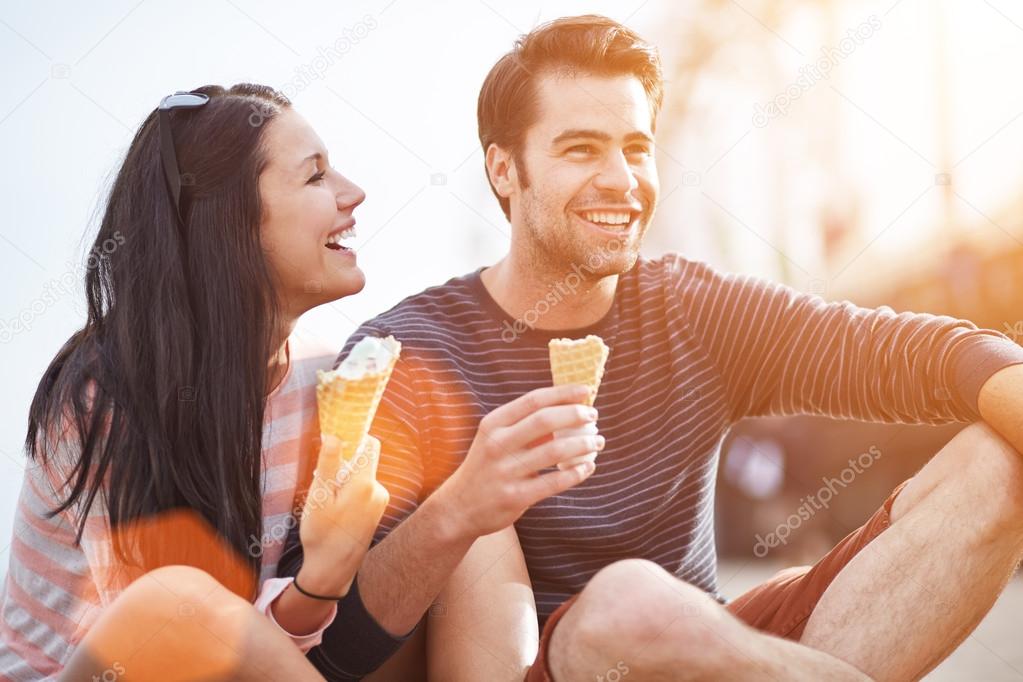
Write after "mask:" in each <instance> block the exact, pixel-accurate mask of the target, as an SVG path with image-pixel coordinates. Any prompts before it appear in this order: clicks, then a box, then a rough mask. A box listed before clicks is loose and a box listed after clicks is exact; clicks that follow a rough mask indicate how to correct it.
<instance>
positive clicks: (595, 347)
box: [547, 334, 608, 406]
mask: <svg viewBox="0 0 1023 682" xmlns="http://www.w3.org/2000/svg"><path fill="white" fill-rule="evenodd" d="M547 349H548V351H549V352H550V356H551V376H553V377H554V385H555V386H562V385H564V384H582V385H583V386H586V387H587V388H589V389H590V395H589V397H588V398H587V400H586V404H587V405H590V406H592V405H593V401H594V400H596V399H597V390H598V389H599V388H600V380H601V378H603V376H604V363H605V362H606V361H607V354H608V347H607V346H606V345H605V344H604V340H603V339H601V338H600V337H599V336H594V335H593V334H590V335H589V336H587V337H586V338H585V339H577V340H574V341H573V340H572V339H551V341H550V342H549V343H548V344H547Z"/></svg>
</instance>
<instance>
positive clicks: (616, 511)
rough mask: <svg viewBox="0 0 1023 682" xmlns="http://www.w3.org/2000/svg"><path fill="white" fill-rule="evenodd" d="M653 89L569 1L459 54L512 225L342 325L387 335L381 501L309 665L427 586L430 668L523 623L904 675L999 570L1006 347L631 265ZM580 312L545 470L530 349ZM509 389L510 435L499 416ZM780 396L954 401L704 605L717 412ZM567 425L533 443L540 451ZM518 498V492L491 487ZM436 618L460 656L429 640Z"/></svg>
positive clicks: (588, 664)
mask: <svg viewBox="0 0 1023 682" xmlns="http://www.w3.org/2000/svg"><path fill="white" fill-rule="evenodd" d="M661 88H662V86H661V71H660V63H659V60H658V56H657V52H656V50H655V49H654V48H653V47H652V46H650V45H649V44H647V43H645V42H644V41H643V40H642V39H641V38H640V37H639V36H637V35H636V34H635V33H633V32H632V31H630V30H629V29H627V28H625V27H623V26H621V25H619V24H617V23H615V22H613V21H611V20H609V19H606V18H603V17H595V16H585V17H573V18H565V19H559V20H557V21H554V22H551V23H549V24H546V25H544V26H541V27H539V28H537V29H536V30H534V31H533V32H531V33H530V34H528V35H526V36H524V37H523V38H522V39H521V40H520V41H519V42H518V43H517V44H516V46H515V49H514V50H512V52H510V53H509V54H507V55H506V56H505V57H503V58H502V59H501V60H500V61H499V62H498V63H497V64H496V65H495V66H494V67H493V69H492V70H491V71H490V74H489V75H488V76H487V78H486V81H485V82H484V84H483V89H482V92H481V93H480V98H479V109H478V116H479V132H480V141H481V143H482V146H483V149H484V151H485V154H486V170H487V173H488V177H489V180H490V183H491V185H492V187H493V190H494V193H495V195H496V196H497V198H498V201H499V202H500V203H501V207H502V209H503V210H504V213H505V215H506V216H507V218H508V220H509V222H510V223H511V227H512V240H511V247H510V249H509V251H508V253H507V254H506V255H505V256H504V257H503V258H502V259H501V260H500V261H498V262H497V263H496V264H494V265H492V266H490V267H485V268H480V269H479V270H477V271H475V272H473V273H470V274H468V275H465V276H463V277H458V278H455V279H452V280H450V281H449V282H447V283H446V284H443V285H441V286H438V287H434V288H431V289H428V290H426V291H424V292H422V293H420V294H417V295H415V296H412V297H410V298H408V299H406V300H405V301H403V302H402V303H400V304H399V305H398V306H396V307H395V308H393V309H392V310H390V311H388V312H386V313H384V314H382V315H380V316H378V317H377V318H375V319H373V320H371V321H370V322H367V323H366V324H364V325H363V326H362V327H361V328H360V329H359V331H358V332H357V333H356V334H355V335H354V336H353V337H352V338H351V339H350V340H349V342H348V344H347V345H346V347H345V350H344V351H343V352H342V354H341V357H344V356H345V354H347V352H349V351H350V349H351V348H352V346H353V345H354V344H355V343H356V342H357V341H358V340H359V339H360V338H362V337H364V336H366V335H369V334H373V335H379V336H384V335H388V334H392V335H394V336H395V337H396V338H397V339H398V340H400V341H401V343H402V347H403V352H402V358H401V361H400V362H399V365H398V367H397V368H396V369H395V372H394V375H393V377H392V379H391V383H390V384H389V386H388V388H387V392H386V394H385V396H384V399H383V403H382V405H381V408H380V412H379V413H378V416H377V420H376V421H375V422H374V426H373V434H374V435H375V436H376V437H377V438H379V439H380V441H381V442H382V443H383V450H382V455H381V459H380V465H379V473H380V480H381V482H383V483H384V485H385V486H386V487H387V488H388V489H389V491H390V495H391V502H392V506H391V508H390V509H389V511H388V513H387V514H386V515H385V520H384V524H383V527H382V528H381V529H380V531H379V533H378V537H377V540H378V544H377V545H376V546H375V547H374V548H373V549H372V550H371V551H370V552H369V554H368V555H367V558H366V560H365V562H364V564H363V569H362V571H361V572H360V574H359V576H358V579H357V583H358V590H359V592H360V593H361V601H358V600H355V602H354V603H352V604H347V605H346V604H342V608H341V614H340V615H339V617H338V620H337V621H335V623H334V625H332V626H331V628H329V629H328V631H327V633H326V634H325V635H324V643H323V645H322V646H321V647H319V648H318V649H317V650H315V651H314V654H313V658H314V661H316V662H317V665H318V667H319V668H320V670H321V671H326V672H327V673H328V675H333V676H340V675H341V671H343V670H345V669H348V670H351V669H352V664H351V663H350V661H352V660H354V659H355V658H357V657H358V655H359V653H360V651H361V652H362V653H365V652H367V651H369V650H372V649H374V648H375V649H376V650H378V651H386V650H387V649H388V647H390V646H392V644H396V643H398V642H400V640H401V637H403V636H404V634H405V633H407V632H408V631H409V630H411V629H412V628H413V627H414V626H415V625H416V623H417V622H418V621H419V620H420V619H421V618H422V617H423V614H424V613H425V612H426V611H427V609H428V608H429V607H430V605H431V603H435V604H436V606H437V608H436V614H435V615H436V616H437V617H435V618H434V617H431V619H430V623H431V625H430V628H431V630H430V635H431V637H430V639H431V648H430V669H431V673H432V674H433V675H434V676H435V677H437V678H438V679H455V678H462V679H488V680H491V679H500V678H505V679H512V678H514V677H515V676H518V677H521V676H522V674H523V672H525V669H526V667H527V665H528V664H529V663H530V662H531V661H532V657H533V654H534V653H535V646H536V640H535V633H536V626H537V624H539V626H540V627H541V628H542V629H543V637H542V639H541V641H540V651H539V658H538V660H536V661H535V662H534V663H533V665H532V666H531V667H530V668H529V670H528V679H535V680H543V679H554V680H558V682H563V681H568V680H581V679H614V678H615V677H616V676H617V677H621V676H624V675H625V674H628V675H629V676H630V679H636V680H640V679H658V680H661V679H664V680H667V679H724V678H727V679H750V680H752V679H762V678H764V677H773V678H776V679H814V680H816V679H864V678H865V677H866V676H867V675H869V676H871V677H875V678H881V679H908V678H915V677H918V676H920V675H922V674H923V673H924V672H926V671H927V670H929V669H931V668H932V667H933V666H935V665H936V664H937V663H938V662H940V661H941V660H942V659H943V658H944V657H945V656H947V655H948V654H949V653H950V652H951V651H952V650H953V649H954V648H955V647H956V646H957V645H958V644H959V643H960V642H961V641H962V640H963V638H965V637H966V636H967V634H968V633H969V632H971V631H972V629H973V628H974V627H975V626H976V625H977V623H978V622H979V621H980V620H981V618H982V617H983V616H984V614H985V613H986V612H987V610H988V609H989V608H990V607H991V605H992V604H993V603H994V601H995V599H997V597H998V595H999V593H1000V592H1001V590H1002V589H1003V588H1004V586H1005V582H1006V580H1007V578H1008V576H1010V575H1011V573H1012V572H1013V570H1014V569H1015V568H1016V566H1017V563H1018V561H1019V558H1020V554H1021V552H1023V462H1021V459H1020V457H1019V455H1018V454H1017V450H1018V449H1020V448H1023V416H1021V415H1023V378H1021V377H1023V364H1021V363H1023V350H1021V349H1020V348H1019V347H1017V346H1016V345H1015V344H1013V343H1011V342H1010V341H1008V340H1007V339H1006V338H1005V337H1004V336H1002V335H1000V334H998V333H997V332H993V331H987V330H980V329H977V327H976V326H974V325H973V324H971V323H969V322H967V321H963V320H956V319H952V318H949V317H942V316H933V315H927V314H912V313H902V314H896V313H895V312H894V311H892V310H890V309H888V308H880V309H876V310H873V309H864V308H859V307H856V306H854V305H852V304H851V303H848V302H834V303H829V302H826V301H824V300H823V299H821V298H819V297H815V296H810V295H805V294H802V293H799V292H797V291H794V290H792V289H790V288H787V287H784V286H781V285H778V284H772V283H769V282H766V281H762V280H758V279H754V278H751V277H746V276H738V275H730V274H724V273H720V272H716V271H715V270H713V269H711V268H709V267H708V266H706V265H704V264H702V263H698V262H694V261H690V260H687V259H685V258H683V257H682V256H679V255H676V254H669V255H666V256H663V257H661V258H657V259H654V260H647V259H644V258H641V257H640V256H639V248H640V244H641V243H642V240H643V236H644V234H645V232H646V230H647V227H648V225H649V223H650V219H651V215H652V213H653V211H654V208H655V206H656V204H657V196H658V182H657V172H656V167H655V163H654V152H655V149H654V143H653V138H654V132H655V123H656V119H657V114H658V111H659V109H660V106H661V100H662V89H661ZM587 334H597V335H599V336H600V337H602V338H603V339H604V341H605V342H606V343H607V345H608V346H609V347H610V349H611V352H610V356H609V359H608V361H607V367H606V373H605V375H604V379H603V382H602V384H601V388H600V392H599V395H598V397H597V400H596V404H595V407H596V409H597V410H598V411H599V421H598V426H599V430H600V433H601V434H602V436H603V440H600V439H595V440H594V441H593V442H592V443H581V444H580V446H582V445H589V446H590V447H591V449H594V450H598V449H601V447H602V446H603V451H602V452H601V454H600V456H599V458H598V459H597V466H596V470H595V471H592V472H591V470H590V469H589V468H588V467H587V468H585V469H582V470H579V471H578V472H577V476H576V477H575V478H571V477H568V478H564V479H562V480H559V481H557V482H555V481H553V480H550V479H548V480H547V482H544V481H545V479H544V478H543V476H550V475H551V474H550V473H542V474H541V473H537V471H544V472H546V471H547V469H542V468H541V469H537V466H538V464H540V463H541V460H540V459H538V458H537V457H535V456H533V455H530V454H529V452H530V451H529V450H528V448H529V447H534V446H535V445H536V443H535V442H530V439H531V438H535V437H536V436H537V435H539V434H541V433H543V432H546V433H550V432H551V431H552V430H555V429H557V428H559V427H560V426H561V425H562V424H561V423H555V420H554V417H553V416H552V415H553V413H550V412H548V413H545V414H543V415H541V412H542V409H540V411H537V410H538V409H539V408H542V406H543V405H544V404H553V403H557V402H562V403H566V404H567V405H561V407H562V408H564V409H563V410H562V411H563V412H565V413H566V414H567V410H568V409H569V408H570V407H571V405H570V404H571V403H572V402H573V400H575V401H578V396H575V397H572V396H567V395H563V396H560V397H559V398H557V399H556V398H554V397H553V395H552V394H549V393H544V392H543V389H542V387H545V386H549V385H550V383H551V375H550V370H549V365H548V352H547V344H548V341H549V340H551V339H552V338H558V337H571V338H579V337H582V336H586V335H587ZM521 396H526V397H524V398H523V397H521ZM544 396H546V398H544ZM545 400H546V403H545V402H544V401H545ZM502 406H504V407H502ZM576 408H578V406H574V407H571V409H576ZM530 411H533V412H534V415H539V416H535V420H534V421H535V424H534V426H533V429H532V430H531V431H529V432H528V434H524V433H520V434H519V436H518V437H516V438H513V437H511V436H510V435H509V434H510V433H511V431H510V429H512V428H514V427H513V426H512V424H514V423H516V422H518V421H519V420H521V419H523V417H524V415H526V414H527V413H528V412H530ZM782 414H817V415H829V416H832V417H839V418H847V419H860V420H873V421H886V422H918V423H932V424H936V423H943V422H952V421H961V422H977V423H976V424H974V425H971V426H970V427H968V428H966V429H965V430H964V431H963V432H962V433H961V434H960V435H958V436H957V437H956V438H954V439H953V440H952V441H951V442H949V443H948V445H946V446H945V448H943V449H942V450H941V451H940V452H939V453H937V454H936V455H935V456H934V458H933V459H932V460H931V461H930V462H929V463H928V464H927V465H926V466H925V467H924V468H923V469H922V470H921V471H920V472H919V473H917V474H916V476H914V477H913V478H912V479H910V480H909V481H907V482H904V483H903V484H901V485H899V486H898V487H896V489H895V490H894V491H892V493H891V495H890V496H889V497H888V499H887V500H886V501H885V502H884V504H883V505H882V506H881V508H880V509H878V510H877V512H876V513H875V514H874V515H872V516H871V517H870V518H869V519H867V520H866V523H865V524H864V525H863V526H862V527H861V528H859V529H858V530H856V531H854V532H853V533H851V534H850V535H849V536H848V537H847V538H845V539H844V540H843V541H842V542H841V543H839V545H838V546H836V547H835V548H834V549H833V550H832V551H830V552H829V553H828V554H827V555H825V556H824V557H823V558H822V559H821V560H820V561H819V562H818V563H817V564H816V565H814V566H812V567H810V566H804V567H797V568H793V569H789V570H787V571H783V572H782V573H780V574H778V575H777V576H775V577H773V578H772V579H770V580H768V581H767V582H766V583H764V584H762V585H759V586H757V587H755V588H754V589H753V590H751V591H749V592H747V593H745V594H743V595H740V596H739V597H737V598H736V599H734V600H732V601H728V600H727V599H726V598H725V597H724V596H723V595H721V594H720V593H719V592H718V587H717V582H716V580H717V578H716V569H717V562H716V554H715V544H714V525H713V519H714V514H713V502H714V483H715V474H716V470H717V465H718V452H719V447H720V444H721V441H722V439H723V437H724V435H725V434H726V432H727V431H728V429H729V428H730V427H731V426H732V425H733V424H734V423H736V422H737V421H738V420H740V419H742V418H744V417H752V416H763V415H782ZM495 415H497V416H496V417H495ZM589 416H590V417H593V416H594V415H589ZM585 417H586V415H584V414H579V415H576V419H577V421H580V422H581V421H584V420H585V419H584V418H585ZM566 418H567V417H566ZM524 421H529V419H528V418H527V419H525V420H524ZM984 422H986V423H984ZM541 424H542V428H541ZM566 442H567V439H561V438H556V439H554V440H553V441H549V443H551V444H553V445H552V447H554V448H557V449H558V452H559V455H558V457H560V458H562V459H567V458H568V455H569V453H568V451H567V449H566V448H567V445H565V443H566ZM605 443H606V445H605ZM891 456H897V453H893V454H892V455H891ZM544 461H546V462H547V463H548V464H551V463H553V459H552V458H551V457H548V458H547V459H546V460H544ZM551 468H552V467H551ZM508 472H518V474H520V475H522V476H523V477H522V478H521V479H520V480H518V481H512V480H510V479H508V478H507V476H508V475H509V474H508ZM562 473H566V474H567V472H562ZM495 477H505V478H501V481H503V482H502V483H501V484H500V485H499V486H496V487H495V486H494V485H493V484H492V483H493V481H494V480H497V479H496V478H495ZM530 486H532V487H530ZM537 486H542V487H541V488H537ZM527 490H528V491H529V495H528V496H526V497H529V498H530V499H533V500H534V502H535V503H532V504H531V506H528V508H526V506H523V504H524V503H523V500H524V499H525V497H522V496H521V495H520V497H519V498H517V500H518V501H517V502H510V501H509V500H510V499H511V498H510V497H509V496H511V495H513V494H515V493H521V494H522V495H524V494H525V493H524V491H527ZM511 522H514V527H515V531H516V533H514V534H513V533H512V532H511V531H510V530H508V529H507V528H505V526H507V525H508V524H509V523H511ZM502 528H504V530H502ZM293 549H294V550H295V551H297V548H293ZM463 558H464V559H463ZM460 561H461V564H459V562H460ZM526 586H528V587H531V588H532V592H530V591H529V589H526ZM442 591H443V592H442ZM438 595H440V597H439V598H438ZM533 595H535V609H536V611H535V616H534V612H533V611H532V609H533V599H532V597H533ZM350 601H351V600H350ZM435 627H436V630H434V628H435ZM531 631H532V633H533V634H532V639H531V634H530V633H531ZM435 632H436V633H439V635H444V634H447V635H452V636H454V640H450V641H458V640H459V639H461V641H463V642H464V641H469V642H472V643H473V644H474V645H475V646H476V650H478V651H483V652H484V653H481V654H480V655H479V656H478V657H477V658H475V660H470V659H473V656H472V655H471V654H468V655H464V656H460V655H459V654H457V653H456V651H455V649H448V650H439V649H437V648H436V646H435V645H434V643H433V640H434V634H435ZM353 642H354V644H353ZM356 649H357V650H358V651H355V650H356ZM471 649H472V647H469V650H470V651H471ZM363 670H365V668H363Z"/></svg>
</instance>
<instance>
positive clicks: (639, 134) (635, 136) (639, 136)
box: [625, 130, 654, 144]
mask: <svg viewBox="0 0 1023 682" xmlns="http://www.w3.org/2000/svg"><path fill="white" fill-rule="evenodd" d="M633 140H643V141H644V142H649V143H650V144H653V143H654V138H652V137H650V136H649V135H647V134H646V133H644V132H643V131H642V130H637V131H635V132H632V133H629V134H628V135H626V136H625V141H626V142H632V141H633Z"/></svg>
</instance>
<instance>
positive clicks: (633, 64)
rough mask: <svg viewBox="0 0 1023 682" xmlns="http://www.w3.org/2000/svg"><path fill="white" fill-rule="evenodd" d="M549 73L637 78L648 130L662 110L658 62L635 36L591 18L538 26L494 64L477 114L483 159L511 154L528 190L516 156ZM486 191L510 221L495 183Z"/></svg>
mask: <svg viewBox="0 0 1023 682" xmlns="http://www.w3.org/2000/svg"><path fill="white" fill-rule="evenodd" d="M552 72H565V73H569V74H572V73H579V74H587V75H598V76H619V75H626V76H635V77H636V78H637V79H639V81H640V83H642V84H643V89H644V90H645V91H646V95H647V100H648V101H649V102H650V115H651V118H652V121H651V129H652V128H653V124H654V123H656V120H657V113H658V112H659V111H660V109H661V102H662V100H663V86H662V81H661V60H660V56H659V55H658V53H657V48H656V47H654V46H653V45H651V44H650V43H647V42H646V41H644V40H643V39H642V38H640V37H639V36H638V35H637V34H636V33H635V32H634V31H632V30H630V29H628V28H626V27H625V26H622V25H621V24H619V23H618V22H616V21H612V20H611V19H608V18H607V17H603V16H599V15H594V14H587V15H584V16H579V17H562V18H561V19H555V20H554V21H551V22H548V23H546V24H543V25H541V26H538V27H537V28H535V29H533V30H532V31H530V32H529V33H527V34H526V35H524V36H521V37H520V38H519V39H518V40H517V41H516V43H515V47H514V48H513V49H512V51H511V52H509V53H508V54H506V55H504V56H503V57H501V59H500V60H498V62H497V63H496V64H494V68H492V69H491V70H490V73H488V74H487V78H486V80H484V81H483V87H482V89H481V90H480V97H479V102H478V104H477V109H476V116H477V119H478V121H479V136H480V144H482V145H483V154H484V158H485V157H486V152H487V148H488V147H490V145H491V144H497V145H499V146H501V147H504V148H505V149H508V150H510V151H511V154H512V158H513V159H515V161H516V164H517V168H518V169H519V181H520V183H521V184H522V186H523V187H528V186H529V179H528V177H527V176H526V170H525V168H524V167H523V165H522V163H521V156H520V155H521V151H522V144H523V142H524V140H525V136H526V131H527V130H529V128H530V126H532V125H533V123H535V122H536V116H537V111H536V105H537V101H536V100H537V98H536V83H537V81H538V80H539V79H540V78H542V77H543V76H545V75H547V74H550V73H552ZM488 179H489V177H488ZM490 188H491V189H492V190H493V191H494V195H495V196H497V200H498V201H499V202H500V204H501V209H502V210H503V211H504V215H505V217H506V218H508V220H511V207H510V204H509V202H508V200H507V199H505V198H504V197H501V196H499V195H498V194H497V189H496V188H495V187H494V184H493V183H490Z"/></svg>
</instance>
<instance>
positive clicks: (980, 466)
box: [800, 424, 1023, 680]
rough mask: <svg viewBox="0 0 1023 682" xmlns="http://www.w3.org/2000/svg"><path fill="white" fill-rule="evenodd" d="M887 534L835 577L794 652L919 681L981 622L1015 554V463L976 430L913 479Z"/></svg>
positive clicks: (990, 436)
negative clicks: (806, 649)
mask: <svg viewBox="0 0 1023 682" xmlns="http://www.w3.org/2000/svg"><path fill="white" fill-rule="evenodd" d="M891 518H892V525H891V527H890V528H888V529H887V530H886V531H885V532H883V533H881V534H880V535H879V536H878V537H877V538H875V539H874V540H873V541H872V542H871V543H869V544H868V545H867V546H866V547H864V548H863V549H862V550H861V551H860V552H859V553H858V554H857V555H856V556H855V557H854V558H853V559H852V560H851V561H850V562H849V563H848V564H847V565H846V566H845V567H844V568H843V569H842V570H841V571H840V572H839V573H838V575H837V576H836V577H835V579H834V580H833V582H832V583H831V585H830V586H829V587H828V589H827V590H826V591H825V593H824V595H823V597H822V598H821V600H820V601H819V602H818V604H817V606H816V608H815V609H814V611H813V613H812V615H811V616H810V619H809V621H808V622H807V625H806V628H805V630H804V631H803V636H802V638H801V639H800V642H801V643H802V644H805V645H807V646H810V647H813V648H815V649H818V650H820V651H824V652H827V653H830V654H832V655H834V656H837V657H839V658H841V659H843V660H845V661H848V662H849V663H851V664H853V665H854V666H856V667H857V668H859V669H860V670H863V671H864V672H866V673H868V674H869V675H871V676H872V677H874V678H876V679H880V680H905V679H917V678H919V677H921V676H922V675H924V674H925V673H926V672H927V671H929V670H931V669H932V668H934V667H935V666H936V665H937V664H938V663H940V662H941V661H942V660H943V659H944V658H945V657H947V656H948V655H949V654H950V653H952V651H954V650H955V648H956V647H957V646H958V645H959V644H960V643H962V641H963V640H964V639H965V638H966V637H967V636H968V635H969V633H970V632H972V631H973V629H974V628H975V627H976V626H977V624H978V623H980V621H981V620H982V619H983V617H984V615H985V614H986V613H987V612H988V611H989V610H990V609H991V606H992V605H993V604H994V602H995V600H996V599H997V598H998V595H999V594H1001V592H1002V590H1003V589H1004V588H1005V585H1006V583H1007V582H1008V581H1009V578H1011V577H1012V574H1013V573H1014V571H1015V570H1016V567H1017V566H1018V564H1019V560H1020V555H1021V552H1023V458H1021V456H1020V455H1019V454H1018V453H1017V452H1016V451H1015V450H1014V449H1013V448H1012V447H1011V446H1009V445H1008V443H1006V442H1005V441H1004V440H1002V439H1001V438H1000V437H999V436H998V435H997V434H996V433H994V432H993V431H992V430H991V429H990V428H989V427H987V426H985V425H983V424H974V425H971V426H969V427H967V428H966V429H964V430H963V431H962V432H961V433H960V434H959V435H957V436H956V437H955V438H953V439H952V440H951V441H950V442H949V443H948V444H947V445H946V446H945V447H944V448H943V449H942V450H941V451H940V452H939V453H938V454H937V455H935V457H934V458H933V459H931V461H930V462H928V463H927V465H926V466H924V467H923V469H921V470H920V472H919V473H917V474H916V476H914V477H913V478H912V480H911V481H910V482H909V484H908V485H907V486H906V487H905V488H904V489H903V490H902V492H901V493H900V494H899V495H898V497H896V498H895V502H894V504H893V506H892V513H891Z"/></svg>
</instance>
